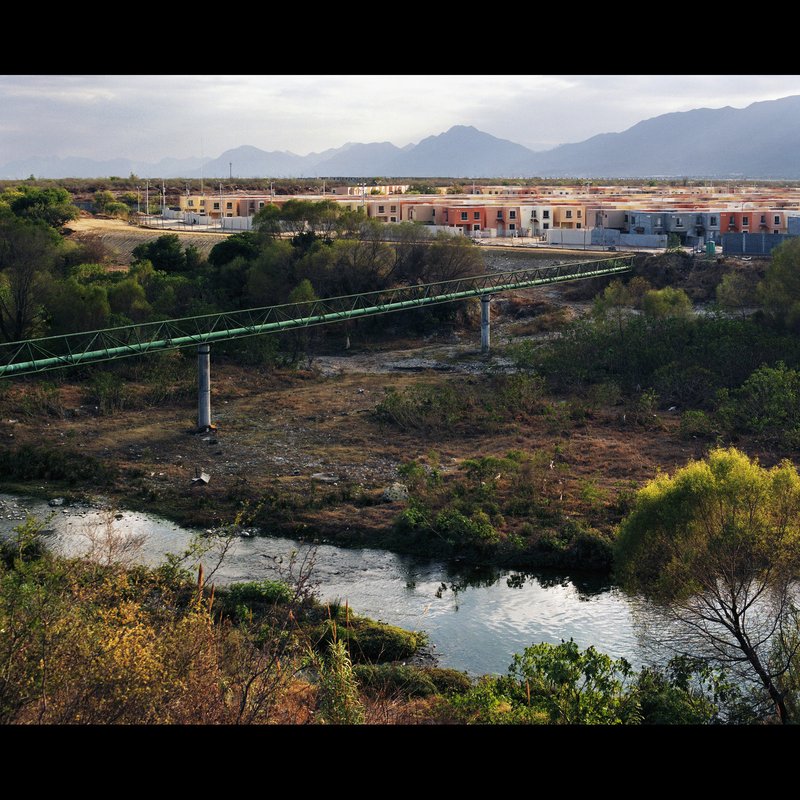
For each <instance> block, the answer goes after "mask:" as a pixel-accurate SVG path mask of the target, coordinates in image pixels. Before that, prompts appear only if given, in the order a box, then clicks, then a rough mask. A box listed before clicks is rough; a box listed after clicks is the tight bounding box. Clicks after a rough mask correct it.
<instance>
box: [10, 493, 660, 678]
mask: <svg viewBox="0 0 800 800" xmlns="http://www.w3.org/2000/svg"><path fill="white" fill-rule="evenodd" d="M26 512H30V513H33V514H35V515H37V516H39V517H43V516H45V515H48V514H51V512H55V513H54V514H52V515H51V519H50V521H49V523H48V528H49V529H50V530H51V531H52V533H51V534H49V536H48V538H49V540H50V541H51V543H52V546H53V547H54V548H55V549H56V550H58V551H60V552H63V553H65V554H71V555H75V554H78V553H81V552H84V551H85V536H84V534H83V533H82V530H85V528H86V526H87V525H89V526H91V525H95V526H96V525H100V524H101V525H108V526H111V527H112V528H113V529H114V530H115V531H117V532H118V533H119V534H120V535H129V536H134V535H141V534H143V533H144V534H145V541H144V546H143V548H142V551H141V556H140V558H141V560H142V561H143V562H144V563H149V564H157V563H160V562H161V561H162V560H163V559H164V556H165V554H166V553H170V552H171V553H181V552H183V551H184V550H185V549H186V548H187V547H188V546H189V544H190V543H191V540H192V537H193V534H192V532H191V531H188V530H185V529H182V528H180V527H179V526H177V525H174V524H173V523H170V522H167V521H166V520H163V519H159V518H157V517H153V516H150V515H147V514H138V513H134V512H130V511H123V512H120V513H119V514H117V515H108V514H106V515H103V513H102V512H101V511H100V510H99V509H92V508H74V507H72V508H70V507H65V508H60V507H59V508H55V509H53V508H49V507H48V506H47V504H46V503H44V502H42V501H32V500H24V499H22V498H14V497H10V496H8V495H0V532H2V531H3V530H5V531H6V532H7V531H9V530H11V528H12V527H13V525H15V524H19V519H20V518H24V514H25V513H26ZM293 554H295V556H293ZM304 560H305V563H306V567H307V566H308V562H309V560H313V581H314V582H315V583H316V585H317V592H318V595H319V596H320V598H321V599H323V600H324V599H332V598H338V599H340V600H341V601H343V602H344V601H347V602H348V603H349V604H350V606H351V608H353V609H354V610H355V611H356V612H357V613H361V614H365V615H367V616H370V617H373V618H375V619H380V620H383V621H384V622H389V623H391V624H394V625H399V626H401V627H404V628H407V629H411V630H424V631H426V632H427V633H428V635H429V638H430V642H431V649H432V652H433V654H434V655H435V656H436V658H437V660H438V662H439V663H440V664H441V665H442V666H447V667H454V668H456V669H460V670H467V671H469V672H471V673H474V674H481V673H486V672H494V673H504V672H505V671H506V670H507V668H508V666H509V664H510V663H511V660H512V657H513V655H514V653H518V652H521V651H522V650H524V649H525V648H526V647H528V646H530V645H531V644H534V643H537V642H541V641H548V642H551V643H553V644H557V643H559V642H560V641H561V640H562V639H564V640H565V639H570V638H573V639H574V640H575V641H576V642H577V643H578V645H579V646H580V647H588V646H589V645H594V646H595V647H597V648H598V649H599V650H602V651H604V652H606V653H608V654H609V655H611V656H612V657H614V658H618V657H620V656H624V657H625V658H627V659H628V660H629V661H631V662H632V663H633V664H634V665H637V666H639V665H641V664H642V663H644V662H645V661H649V659H648V658H646V656H645V654H644V653H643V652H642V650H641V647H640V645H639V642H638V640H637V636H636V632H635V631H634V629H633V625H632V618H631V601H630V600H629V599H628V598H626V597H625V596H624V595H623V594H622V593H621V592H620V591H619V590H617V589H616V588H615V587H614V586H611V585H609V584H608V583H607V582H604V581H603V580H602V579H598V578H597V577H596V576H586V575H578V574H568V575H567V574H564V573H556V572H548V571H536V572H526V571H519V570H507V569H500V568H497V567H467V566H464V565H457V564H446V563H443V562H440V561H425V560H421V559H419V558H413V557H410V556H402V555H398V554H395V553H389V552H386V551H383V550H370V549H366V548H364V549H342V548H338V547H334V546H332V545H319V546H312V545H309V544H307V543H303V542H299V541H296V540H292V539H285V538H273V537H262V536H251V537H242V538H239V539H237V540H235V541H234V542H233V545H232V546H231V547H230V549H229V550H228V551H227V552H226V554H225V558H224V560H223V561H222V563H221V565H220V566H219V569H218V571H217V572H216V574H215V575H214V580H215V581H217V582H218V583H222V584H224V583H228V582H231V581H242V580H262V579H265V578H274V577H285V576H286V570H287V568H288V567H289V566H290V565H291V566H292V567H293V568H297V565H298V564H300V563H302V562H303V561H304Z"/></svg>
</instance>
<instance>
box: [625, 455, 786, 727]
mask: <svg viewBox="0 0 800 800" xmlns="http://www.w3.org/2000/svg"><path fill="white" fill-rule="evenodd" d="M615 561H616V571H617V577H618V578H619V579H620V581H621V582H622V583H623V585H624V586H626V587H627V588H629V589H631V590H634V591H638V592H642V593H644V594H645V595H646V596H647V597H648V598H650V599H651V600H652V601H653V602H654V603H655V604H656V607H657V608H659V609H660V610H661V612H662V613H663V615H664V618H665V619H666V620H668V621H669V623H670V629H669V631H668V632H667V634H666V636H668V637H672V640H673V641H682V642H683V648H684V650H685V652H686V654H688V655H701V656H708V657H711V658H713V659H714V660H715V661H716V662H717V663H719V664H721V665H722V666H723V667H726V668H730V669H731V670H734V669H737V668H740V667H744V669H743V670H742V673H741V674H742V677H743V678H745V679H748V680H750V681H751V682H753V683H755V684H756V685H757V686H758V687H760V690H761V692H762V696H764V694H765V695H766V697H767V698H768V700H769V702H771V704H772V705H773V706H774V708H775V710H776V712H777V714H778V716H779V718H780V720H781V722H787V721H788V719H789V713H788V710H787V706H786V703H785V702H784V690H783V689H782V687H781V676H782V675H783V674H784V673H785V672H786V670H787V669H788V667H789V665H790V664H791V663H792V660H793V659H794V657H795V653H796V649H793V650H791V652H786V653H785V654H784V658H783V660H782V662H781V663H775V662H774V661H770V651H771V648H772V647H773V646H774V643H775V641H776V639H778V638H780V636H781V633H782V631H783V630H784V629H785V628H786V627H787V625H789V624H790V623H791V621H792V608H793V605H792V598H793V591H794V586H795V581H796V580H797V577H798V575H799V574H800V476H799V475H798V473H797V470H796V469H795V468H794V466H793V465H792V464H790V463H789V462H788V461H785V462H783V463H781V464H780V465H779V466H776V467H773V468H772V469H764V468H762V467H761V466H759V464H758V462H757V461H750V459H748V457H747V456H746V455H744V454H743V453H740V452H738V451H737V450H735V449H733V448H731V449H728V450H724V449H716V450H712V451H711V452H710V453H709V455H708V458H707V459H706V460H705V461H695V462H692V463H690V464H688V465H687V466H685V467H683V468H682V469H679V470H678V471H677V472H676V473H675V474H674V475H673V476H669V475H659V476H658V477H656V478H655V479H654V480H653V481H651V482H650V483H649V484H648V485H647V486H645V487H644V488H643V489H641V490H640V491H639V492H638V494H637V497H636V500H635V503H634V507H633V510H632V511H631V513H630V514H629V515H628V517H627V518H626V519H625V520H624V521H623V523H622V525H621V526H620V530H619V536H618V539H617V542H616V547H615Z"/></svg>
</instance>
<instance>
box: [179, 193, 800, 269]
mask: <svg viewBox="0 0 800 800" xmlns="http://www.w3.org/2000/svg"><path fill="white" fill-rule="evenodd" d="M447 191H448V190H447V189H446V187H442V188H441V189H440V190H439V191H438V192H437V193H435V194H433V193H430V194H418V193H409V186H408V185H401V184H394V185H388V184H384V185H378V186H367V185H366V184H359V185H355V186H337V187H333V188H332V189H330V190H327V191H326V192H325V193H324V194H316V195H302V199H304V200H315V201H319V200H323V199H327V200H332V201H334V202H336V203H337V205H339V206H341V207H344V208H348V209H350V210H354V211H358V210H360V211H362V212H363V213H364V214H366V216H367V217H369V218H370V219H375V220H377V221H379V222H385V223H387V224H395V223H401V222H416V223H420V224H423V225H426V226H430V227H431V228H432V229H433V230H445V231H448V232H451V233H456V234H463V235H467V236H470V237H472V238H475V239H497V238H507V237H512V238H523V239H534V240H537V241H540V242H543V243H547V244H553V245H571V246H578V247H581V246H583V247H587V246H601V247H620V246H621V247H630V248H637V249H638V248H651V247H652V248H663V247H665V246H666V245H667V243H668V242H669V240H670V237H671V236H672V237H673V239H674V240H675V241H676V242H679V243H680V245H682V246H688V247H697V248H703V247H707V246H708V245H709V243H713V244H714V245H723V246H724V249H725V251H726V252H729V253H735V252H742V253H758V254H767V253H769V252H770V251H771V249H772V248H773V247H775V246H777V245H778V244H780V242H781V241H783V239H784V238H785V237H786V236H787V235H797V234H799V233H800V189H798V188H793V187H792V188H789V187H784V186H779V185H776V186H775V187H767V188H765V187H764V186H731V185H730V184H728V185H721V186H691V187H663V186H662V187H647V186H643V187H633V186H629V187H620V186H595V185H592V186H585V185H584V186H582V185H574V186H545V185H541V186H499V185H498V186H477V187H473V191H472V192H470V193H459V194H452V193H447ZM291 199H298V198H297V197H295V196H287V195H276V194H274V193H272V192H270V193H262V194H259V193H250V192H226V191H224V190H223V189H222V187H221V186H220V190H219V191H218V192H217V193H214V192H205V193H196V194H190V193H188V192H187V193H186V194H184V195H181V197H180V199H179V203H178V205H176V206H171V207H170V208H168V209H165V216H167V217H172V218H175V219H178V220H182V221H183V222H184V223H186V224H189V225H196V226H203V225H214V226H219V227H221V228H222V229H223V230H231V231H233V230H247V229H249V228H250V227H251V222H252V218H253V216H254V215H255V214H256V212H257V211H259V210H260V209H261V208H264V207H265V206H266V205H269V204H276V205H278V206H280V205H282V204H284V203H285V202H287V201H288V200H291Z"/></svg>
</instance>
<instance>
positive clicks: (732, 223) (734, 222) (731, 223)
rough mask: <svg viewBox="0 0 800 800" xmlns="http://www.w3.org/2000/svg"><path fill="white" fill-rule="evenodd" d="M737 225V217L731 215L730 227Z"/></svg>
mask: <svg viewBox="0 0 800 800" xmlns="http://www.w3.org/2000/svg"><path fill="white" fill-rule="evenodd" d="M735 224H736V217H734V216H733V214H731V216H730V219H729V220H728V225H735Z"/></svg>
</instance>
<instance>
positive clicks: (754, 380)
mask: <svg viewBox="0 0 800 800" xmlns="http://www.w3.org/2000/svg"><path fill="white" fill-rule="evenodd" d="M718 400H719V409H718V416H719V418H720V420H721V421H722V423H723V424H724V425H725V426H726V427H727V428H728V429H729V430H732V431H744V432H747V433H755V434H761V435H767V436H772V437H775V436H778V437H782V436H785V435H786V433H787V432H794V431H797V429H798V427H800V408H798V402H800V373H798V372H797V371H796V370H793V369H789V368H788V367H787V366H786V364H784V363H783V362H782V361H779V362H778V363H777V364H776V366H775V367H768V366H767V365H766V364H764V365H762V366H761V367H759V368H758V369H757V370H755V372H753V373H752V374H751V375H750V377H749V378H748V379H747V380H746V381H745V382H744V383H743V384H742V385H741V387H740V388H739V389H736V390H735V391H732V392H729V393H728V392H722V393H720V395H719V396H718Z"/></svg>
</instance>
